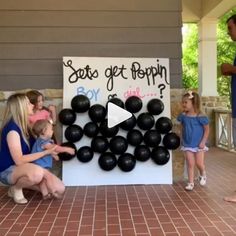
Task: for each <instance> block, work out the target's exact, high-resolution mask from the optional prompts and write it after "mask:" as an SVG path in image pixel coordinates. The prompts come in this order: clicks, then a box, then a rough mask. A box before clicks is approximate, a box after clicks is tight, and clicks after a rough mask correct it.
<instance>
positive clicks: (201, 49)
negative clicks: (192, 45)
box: [198, 19, 218, 96]
mask: <svg viewBox="0 0 236 236" xmlns="http://www.w3.org/2000/svg"><path fill="white" fill-rule="evenodd" d="M216 28H217V19H203V20H201V21H199V23H198V37H199V41H198V55H199V56H198V70H199V71H198V72H199V94H200V95H201V96H217V95H218V94H217V48H216V37H217V36H216Z"/></svg>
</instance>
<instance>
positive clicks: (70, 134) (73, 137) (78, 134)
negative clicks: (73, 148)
mask: <svg viewBox="0 0 236 236" xmlns="http://www.w3.org/2000/svg"><path fill="white" fill-rule="evenodd" d="M82 137H83V129H82V128H81V127H80V126H79V125H76V124H73V125H70V126H68V127H67V128H66V129H65V138H66V139H67V140H68V141H69V142H73V143H74V142H77V141H79V140H80V139H81V138H82Z"/></svg>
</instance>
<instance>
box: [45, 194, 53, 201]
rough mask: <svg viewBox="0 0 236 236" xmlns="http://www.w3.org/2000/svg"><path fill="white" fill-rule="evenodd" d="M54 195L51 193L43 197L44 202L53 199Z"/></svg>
mask: <svg viewBox="0 0 236 236" xmlns="http://www.w3.org/2000/svg"><path fill="white" fill-rule="evenodd" d="M52 197H53V195H52V194H51V193H48V194H47V195H44V196H43V200H50V199H52Z"/></svg>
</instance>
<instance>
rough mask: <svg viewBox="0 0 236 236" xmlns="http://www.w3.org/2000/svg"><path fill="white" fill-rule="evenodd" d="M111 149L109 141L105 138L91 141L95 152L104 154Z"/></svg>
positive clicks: (98, 137) (96, 138)
mask: <svg viewBox="0 0 236 236" xmlns="http://www.w3.org/2000/svg"><path fill="white" fill-rule="evenodd" d="M108 147H109V143H108V141H107V139H106V138H105V137H103V136H96V137H94V138H93V139H92V141H91V148H92V150H93V151H94V152H99V153H103V152H105V151H106V150H107V149H108Z"/></svg>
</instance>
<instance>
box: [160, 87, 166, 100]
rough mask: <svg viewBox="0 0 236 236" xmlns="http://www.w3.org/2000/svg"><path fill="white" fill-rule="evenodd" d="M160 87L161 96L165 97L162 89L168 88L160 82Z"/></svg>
mask: <svg viewBox="0 0 236 236" xmlns="http://www.w3.org/2000/svg"><path fill="white" fill-rule="evenodd" d="M158 88H159V89H160V98H163V95H162V91H163V90H164V89H165V88H166V86H165V85H164V84H159V85H158Z"/></svg>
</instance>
